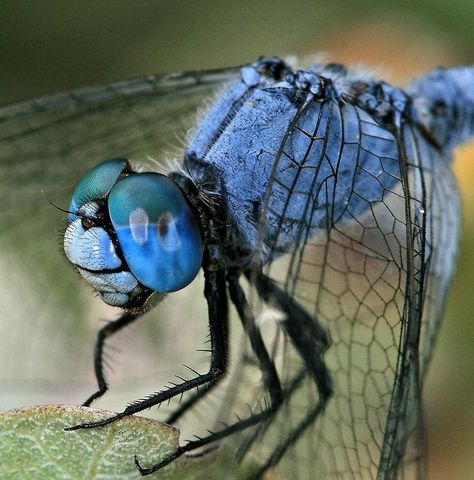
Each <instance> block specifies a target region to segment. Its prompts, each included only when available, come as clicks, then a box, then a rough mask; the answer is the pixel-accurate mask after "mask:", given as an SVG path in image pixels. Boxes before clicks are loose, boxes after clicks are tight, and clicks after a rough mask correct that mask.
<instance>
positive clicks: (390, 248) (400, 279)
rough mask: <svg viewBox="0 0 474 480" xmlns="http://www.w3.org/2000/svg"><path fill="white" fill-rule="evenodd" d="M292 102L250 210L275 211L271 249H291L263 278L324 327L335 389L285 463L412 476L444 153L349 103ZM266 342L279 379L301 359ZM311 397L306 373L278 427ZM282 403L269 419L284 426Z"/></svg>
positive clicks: (446, 272) (448, 257)
mask: <svg viewBox="0 0 474 480" xmlns="http://www.w3.org/2000/svg"><path fill="white" fill-rule="evenodd" d="M305 108H306V111H305V112H301V111H300V112H299V114H298V116H297V117H296V119H295V125H294V126H293V129H292V133H291V135H290V136H289V137H288V138H287V139H286V141H285V143H284V144H283V145H282V149H281V154H280V155H279V156H278V157H277V158H276V160H275V162H276V165H274V167H273V171H274V172H275V176H274V177H273V178H272V179H271V181H270V184H269V186H268V190H267V199H268V200H267V211H266V212H265V215H263V217H266V219H267V222H268V223H270V224H272V225H274V224H275V220H274V219H275V218H278V222H277V224H278V227H277V228H276V229H273V233H272V237H271V238H272V243H271V245H270V248H271V247H273V248H274V251H275V250H276V251H277V252H278V251H284V246H285V245H288V238H289V237H291V238H293V239H297V241H296V244H297V247H296V248H294V249H293V251H292V253H291V254H290V255H286V256H284V257H282V258H276V259H275V260H274V261H273V262H272V263H271V264H270V265H269V266H268V268H267V273H268V274H269V275H271V276H272V277H273V278H274V279H275V280H277V281H279V283H280V285H281V286H282V288H283V289H284V290H285V291H286V292H287V293H288V294H289V295H290V296H291V297H292V298H296V299H297V300H298V302H299V303H300V305H302V306H304V307H305V309H306V310H307V311H308V312H309V313H310V315H311V316H312V318H313V321H314V322H315V323H317V324H318V325H322V326H323V328H324V329H325V330H326V331H327V332H328V334H329V337H330V339H331V342H330V346H329V348H328V349H327V351H326V353H325V361H326V364H327V366H328V368H329V370H330V372H331V376H332V380H333V382H334V395H333V397H332V398H331V399H330V401H329V404H328V406H327V409H326V410H325V412H324V413H323V414H322V415H321V416H320V417H319V418H317V419H316V421H315V422H314V424H313V426H312V427H311V428H310V429H309V430H308V431H307V432H306V435H305V436H304V438H303V439H301V440H300V441H299V443H297V445H296V448H295V449H294V453H293V455H294V458H295V461H294V462H291V465H290V466H289V467H288V466H287V468H288V472H291V471H294V469H295V468H296V467H295V465H299V467H298V468H299V469H300V470H301V469H302V467H301V465H304V464H305V462H304V461H301V458H302V457H304V458H306V459H307V460H308V462H307V463H306V465H309V467H308V468H309V469H308V471H306V472H305V474H304V473H303V474H302V478H306V477H305V475H307V476H308V478H310V477H311V475H313V478H314V476H316V477H317V478H348V479H349V478H364V479H365V478H395V477H396V476H397V474H399V475H401V476H402V477H403V478H414V477H416V476H421V473H420V472H421V468H422V467H421V466H420V463H419V461H420V453H421V452H420V448H421V445H422V441H421V438H422V425H421V416H420V413H421V405H420V401H421V390H422V380H423V375H424V372H425V370H426V366H427V362H428V360H429V357H430V352H431V347H432V343H433V339H434V337H435V335H436V330H437V326H438V323H439V319H440V315H441V313H442V308H443V302H444V298H445V295H446V292H447V289H448V286H449V281H450V278H451V275H452V273H453V269H454V263H455V257H456V250H457V244H458V240H459V234H458V232H459V218H460V215H459V199H458V194H457V190H456V188H455V183H454V180H453V177H452V174H451V172H450V170H449V166H448V165H449V164H448V159H446V158H444V156H443V155H442V153H441V152H440V151H439V150H438V149H436V148H435V147H434V146H433V145H432V144H430V143H429V141H427V139H426V138H425V137H424V136H423V135H422V134H421V133H420V131H418V130H417V128H416V127H414V126H413V125H411V124H405V125H404V126H403V128H402V129H401V130H400V131H396V132H393V133H391V132H389V131H387V130H386V129H385V128H383V127H382V126H381V125H379V124H378V123H377V122H376V121H375V120H374V119H373V118H372V117H371V116H370V115H369V114H367V113H366V112H365V111H364V110H363V109H362V108H360V107H358V106H356V105H351V104H350V103H347V104H343V105H339V104H337V103H336V102H335V101H327V102H325V103H323V104H322V105H321V104H316V105H310V106H306V107H305ZM303 145H304V148H302V146H303ZM288 159H289V161H288ZM285 162H286V163H285ZM291 169H293V170H292V171H291ZM288 171H291V172H290V173H289V174H288V175H287V176H286V180H285V172H288ZM282 172H283V173H282ZM268 218H270V220H268ZM272 222H273V223H272ZM266 228H268V227H267V226H266V225H265V224H263V225H261V227H260V231H261V232H264V231H265V229H266ZM264 236H265V233H262V238H263V237H264ZM267 238H268V234H267ZM282 246H283V248H281V247H282ZM289 321H290V322H291V319H289ZM275 345H276V346H275V349H274V356H275V359H277V360H278V358H282V357H284V358H286V359H288V360H287V365H286V367H283V369H282V371H283V372H285V374H286V376H287V378H286V384H287V385H289V384H291V381H292V379H294V378H295V377H296V376H297V375H298V372H299V371H300V369H301V359H299V358H298V355H296V354H293V355H291V354H287V353H285V354H282V352H281V351H282V350H285V349H286V350H291V348H290V346H289V343H288V341H287V340H286V339H285V340H284V341H283V342H282V341H281V339H280V343H279V344H278V345H277V344H275ZM315 348H317V346H316V345H315ZM290 360H291V361H292V362H293V365H292V366H291V365H290V363H288V362H289V361H290ZM298 364H299V365H300V367H298ZM303 392H304V393H303ZM318 401H320V398H319V395H318V393H317V389H316V387H315V385H314V384H313V382H312V381H311V379H310V378H309V377H308V379H307V381H306V384H305V385H304V386H303V387H302V388H300V393H297V394H295V395H294V398H293V399H292V400H291V401H290V403H289V405H292V409H291V412H292V413H291V415H292V417H293V418H294V417H296V418H295V420H292V422H291V424H295V423H297V422H296V420H297V418H298V412H300V418H301V415H304V411H305V408H304V405H306V411H307V410H308V409H309V408H310V406H311V405H314V404H317V402H318ZM283 410H284V412H283V413H282V414H281V415H280V417H279V422H275V425H277V424H278V423H280V428H284V429H285V430H286V429H287V428H288V427H289V422H288V418H289V416H290V409H289V408H288V410H287V409H283ZM282 425H283V426H282ZM275 428H276V427H275ZM268 435H270V434H268ZM273 435H274V436H275V434H274V433H273ZM289 458H290V456H289ZM287 463H288V459H287ZM283 468H284V467H283ZM298 478H299V477H298Z"/></svg>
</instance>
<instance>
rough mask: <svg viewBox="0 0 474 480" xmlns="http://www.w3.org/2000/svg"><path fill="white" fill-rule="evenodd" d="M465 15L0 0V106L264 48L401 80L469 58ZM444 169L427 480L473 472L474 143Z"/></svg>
mask: <svg viewBox="0 0 474 480" xmlns="http://www.w3.org/2000/svg"><path fill="white" fill-rule="evenodd" d="M473 22H474V2H472V1H468V0H466V1H461V0H457V1H454V0H452V1H450V2H445V1H441V0H430V1H423V2H400V3H398V2H389V1H379V2H377V4H376V6H375V2H369V1H359V2H349V1H340V2H327V1H310V0H307V1H293V2H274V1H259V2H250V1H241V2H236V1H227V0H226V1H220V2H212V1H201V2H196V1H179V2H175V1H149V0H147V1H145V0H138V1H137V0H135V1H133V2H132V1H128V2H125V1H102V2H92V1H80V2H79V1H69V2H53V1H45V0H43V1H42V2H26V1H19V0H14V1H10V0H2V2H1V3H0V69H1V70H0V71H1V73H0V103H6V102H9V101H14V100H19V99H24V98H27V97H31V96H36V95H40V94H45V93H51V92H54V91H58V90H63V89H70V88H75V87H79V86H84V85H91V84H101V83H106V82H110V81H113V80H120V79H125V78H128V77H134V76H139V75H143V74H149V73H160V72H169V71H180V70H190V69H205V68H216V67H224V66H230V65H236V64H242V63H245V62H248V61H251V60H254V59H255V58H256V57H258V56H259V55H263V54H264V55H290V54H294V55H312V54H317V53H319V52H325V53H326V54H327V58H328V59H331V60H333V61H339V62H343V63H352V64H353V63H361V64H364V65H367V66H369V67H372V68H373V67H375V68H376V71H377V73H380V74H383V75H384V76H385V77H386V78H387V79H390V80H392V81H394V82H395V83H397V84H403V83H404V82H406V81H407V80H408V79H410V78H411V77H412V75H414V74H417V73H420V72H423V71H424V70H426V69H429V68H431V67H433V66H436V65H457V64H474V53H473V52H474V50H473V27H474V23H473ZM473 89H474V85H473ZM454 168H455V171H456V173H457V175H458V178H459V182H460V186H461V191H462V195H463V202H464V221H463V225H464V233H463V240H462V249H461V253H460V259H459V266H458V271H457V275H456V278H455V281H454V285H453V289H452V291H451V294H450V296H449V302H448V306H447V314H446V318H445V319H444V322H443V324H442V328H441V332H440V336H439V340H438V343H437V346H436V351H435V355H434V360H433V362H432V365H431V369H430V373H429V378H428V382H427V385H426V390H425V394H426V416H427V429H428V442H429V443H428V445H429V465H428V478H429V479H432V480H437V479H440V480H441V479H447V478H449V479H465V478H472V476H474V460H473V458H474V455H473V452H474V418H473V416H474V414H473V412H474V409H473V401H474V380H473V378H474V375H473V373H474V349H473V348H472V345H473V340H474V322H473V318H474V295H473V294H472V293H471V288H474V145H471V146H470V147H469V146H467V147H464V148H462V149H460V150H459V152H458V154H457V156H456V161H455V164H454Z"/></svg>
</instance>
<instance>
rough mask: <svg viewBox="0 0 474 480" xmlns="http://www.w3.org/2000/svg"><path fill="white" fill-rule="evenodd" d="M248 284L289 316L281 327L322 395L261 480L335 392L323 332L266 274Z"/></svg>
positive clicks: (278, 450)
mask: <svg viewBox="0 0 474 480" xmlns="http://www.w3.org/2000/svg"><path fill="white" fill-rule="evenodd" d="M249 280H250V281H251V282H252V283H253V284H254V285H255V287H256V289H257V292H258V294H259V295H260V297H261V298H262V299H263V300H264V301H266V302H268V303H273V304H276V305H277V306H278V307H279V308H280V309H281V310H282V311H283V312H285V313H286V314H287V320H286V321H285V322H283V323H282V326H283V328H284V330H285V332H286V333H287V335H288V337H289V338H290V340H291V341H292V343H293V345H294V347H295V348H296V350H297V351H298V353H299V354H300V356H301V358H302V359H303V361H304V363H305V366H306V369H307V371H308V374H309V375H311V377H312V378H313V381H314V383H315V384H316V387H317V390H318V393H319V401H318V403H317V404H316V405H314V406H313V407H312V408H310V410H309V411H308V413H307V414H306V415H305V416H304V418H303V419H302V420H301V421H300V422H299V423H298V425H297V426H296V427H295V428H294V429H293V430H292V431H291V432H290V434H289V435H288V436H287V437H286V438H284V439H283V441H281V442H280V443H279V444H278V445H277V447H276V448H275V450H274V451H273V452H272V454H271V455H270V458H269V459H268V460H267V461H266V463H265V464H264V465H263V466H262V467H261V468H260V470H259V471H258V472H257V476H256V477H255V478H260V477H261V476H262V475H263V474H264V473H265V471H266V470H268V469H269V468H270V467H272V466H274V465H276V464H277V463H278V462H279V461H280V459H281V458H282V456H283V455H284V454H285V452H286V451H287V450H288V448H290V447H291V446H292V445H293V444H294V443H295V442H296V441H297V440H298V438H300V436H301V435H302V434H303V432H304V431H305V430H306V429H307V428H308V427H309V426H310V425H311V424H312V423H313V422H314V421H315V420H316V419H317V417H318V416H319V415H320V414H321V413H322V412H323V411H324V409H325V407H326V404H327V402H328V400H329V398H330V396H331V394H332V392H333V385H332V380H331V376H330V373H329V370H328V369H327V367H326V364H325V363H324V359H323V354H324V351H325V350H326V349H327V348H328V346H329V339H328V336H327V334H326V332H325V330H324V328H323V327H322V326H321V325H319V323H318V322H317V321H316V320H313V319H312V318H311V317H310V316H309V315H308V313H307V312H306V311H305V310H304V309H303V308H302V307H301V306H299V305H298V304H297V303H296V302H295V301H294V300H293V299H292V298H291V297H290V296H289V295H288V294H287V293H285V292H284V291H282V290H281V289H280V288H279V287H278V286H277V285H276V283H275V282H273V281H272V280H271V279H270V278H268V277H267V276H266V275H264V274H263V273H256V274H255V275H252V276H251V275H249Z"/></svg>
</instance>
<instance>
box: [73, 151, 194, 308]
mask: <svg viewBox="0 0 474 480" xmlns="http://www.w3.org/2000/svg"><path fill="white" fill-rule="evenodd" d="M69 212H70V213H69V215H68V220H67V223H68V226H67V228H66V231H65V233H64V251H65V253H66V256H67V258H68V259H69V261H70V262H71V263H72V264H74V265H75V267H76V268H77V269H78V270H79V273H80V274H81V276H82V277H84V278H85V280H86V281H87V282H89V283H90V284H91V285H92V287H93V288H94V289H95V290H96V291H97V292H98V293H99V294H100V296H101V298H102V299H103V300H104V301H105V303H108V304H109V305H113V306H119V307H122V308H126V309H137V308H141V307H142V306H143V305H144V304H145V302H147V300H148V298H149V297H150V296H151V295H152V294H153V293H155V292H157V293H158V294H161V295H162V296H163V294H165V293H168V292H173V291H176V290H180V289H181V288H183V287H185V286H186V285H188V284H189V283H190V282H191V281H192V280H193V279H194V277H195V276H196V275H197V273H198V271H199V269H200V267H201V264H202V257H203V242H202V238H201V232H200V226H199V221H198V220H197V219H196V216H195V215H194V212H193V211H192V209H191V207H190V206H189V204H188V202H187V201H186V198H185V197H184V195H183V193H182V192H181V190H180V189H179V188H178V186H177V185H176V183H175V182H173V180H171V179H170V178H168V177H166V176H165V175H161V174H158V173H136V172H134V171H133V170H132V169H131V167H130V165H129V163H128V161H127V160H125V159H121V158H115V159H112V160H107V161H105V162H102V163H101V164H99V165H97V166H96V167H94V168H93V169H92V170H90V171H89V172H88V173H87V174H86V175H85V176H84V177H83V178H82V180H81V181H80V182H79V184H78V185H77V187H76V189H75V191H74V194H73V196H72V200H71V204H70V207H69Z"/></svg>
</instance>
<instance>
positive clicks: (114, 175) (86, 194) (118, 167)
mask: <svg viewBox="0 0 474 480" xmlns="http://www.w3.org/2000/svg"><path fill="white" fill-rule="evenodd" d="M128 167H129V164H128V161H127V160H126V159H124V158H112V159H110V160H106V161H105V162H102V163H99V165H97V166H95V167H94V168H92V169H91V170H89V171H88V172H87V173H86V174H85V175H84V176H83V177H82V179H81V181H80V182H79V183H78V185H77V187H76V189H75V190H74V193H73V195H72V199H71V204H70V205H69V211H70V212H77V211H78V209H79V208H80V207H82V206H83V205H85V204H86V203H89V202H93V201H95V200H98V199H100V198H105V197H106V196H107V194H108V193H109V192H110V189H111V188H112V187H113V186H114V184H115V182H116V181H117V179H118V178H119V176H120V174H121V173H122V172H123V171H124V170H125V168H128ZM76 218H77V217H76V215H74V213H70V214H69V216H68V221H69V222H72V221H74V220H75V219H76Z"/></svg>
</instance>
